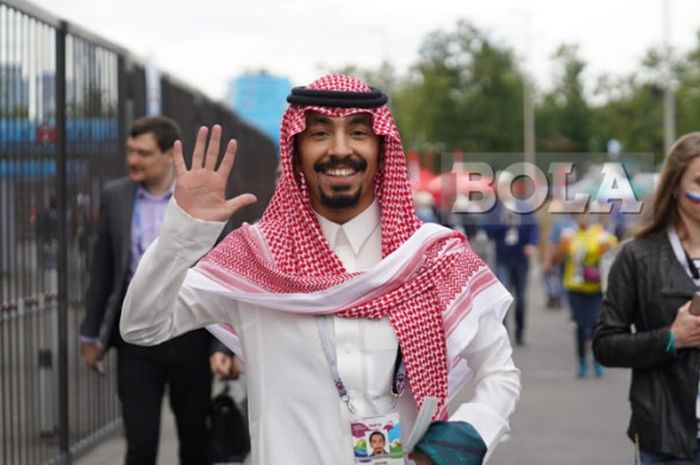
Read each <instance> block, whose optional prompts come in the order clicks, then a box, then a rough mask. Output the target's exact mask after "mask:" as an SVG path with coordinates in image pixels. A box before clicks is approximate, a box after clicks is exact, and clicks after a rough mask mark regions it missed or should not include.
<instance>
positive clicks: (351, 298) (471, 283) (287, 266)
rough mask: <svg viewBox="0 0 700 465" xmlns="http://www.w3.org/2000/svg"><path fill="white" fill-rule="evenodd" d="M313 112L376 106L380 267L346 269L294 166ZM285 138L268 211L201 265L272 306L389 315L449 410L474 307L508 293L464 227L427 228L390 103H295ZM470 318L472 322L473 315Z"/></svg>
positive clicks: (420, 385)
mask: <svg viewBox="0 0 700 465" xmlns="http://www.w3.org/2000/svg"><path fill="white" fill-rule="evenodd" d="M309 88H311V89H318V90H330V91H348V92H369V91H370V88H369V87H368V86H367V84H365V83H364V82H362V81H361V80H359V79H356V78H353V77H348V76H344V75H338V74H335V75H329V76H325V77H323V78H321V79H318V80H317V81H315V82H314V83H313V84H311V85H310V86H309ZM307 111H315V112H318V113H322V114H325V115H328V116H333V117H336V116H347V115H350V114H353V113H358V112H366V113H369V114H371V115H372V117H373V130H374V132H375V133H376V134H378V135H380V136H381V137H383V139H384V168H383V170H382V171H381V172H380V173H378V174H377V177H376V181H375V194H376V198H377V199H378V202H379V206H380V210H381V237H382V257H383V260H382V262H380V264H379V265H378V266H377V267H376V268H377V270H370V271H368V272H366V273H349V272H347V271H346V270H345V269H344V267H343V265H342V263H341V262H340V260H339V259H338V257H337V255H336V254H335V253H334V252H333V250H332V249H331V247H330V245H329V243H328V242H327V241H326V239H325V238H324V236H323V234H322V232H321V229H320V226H319V223H318V220H317V218H316V216H315V214H314V212H313V210H312V208H311V204H310V201H309V193H308V190H307V186H306V183H305V180H304V177H303V175H302V174H301V173H300V172H299V171H298V170H295V169H294V167H293V155H294V135H295V134H299V133H300V132H302V131H303V130H304V129H305V124H306V117H305V113H306V112H307ZM280 146H281V157H282V165H283V171H282V176H281V178H280V180H279V182H278V185H277V188H276V191H275V193H274V195H273V197H272V200H271V201H270V205H269V206H268V208H267V210H266V211H265V213H264V214H263V217H262V219H261V220H260V221H259V222H258V223H257V224H256V225H255V226H248V225H244V226H243V227H241V228H239V229H238V230H236V231H234V232H233V233H231V234H230V235H229V236H227V237H226V238H225V239H224V240H223V241H222V242H221V243H220V244H219V245H218V246H217V247H216V248H215V249H214V250H212V251H211V252H210V253H209V254H208V255H207V256H206V257H205V258H204V259H203V260H202V261H200V263H199V264H198V265H197V267H196V268H195V270H196V271H199V272H200V273H202V274H203V275H205V276H206V277H207V278H209V279H212V280H215V281H216V282H217V283H219V284H222V285H224V286H226V287H228V288H230V289H233V290H235V291H237V292H239V293H240V292H242V293H246V294H249V295H258V296H262V298H263V299H267V302H270V303H271V302H273V301H276V302H277V304H274V305H273V304H271V305H270V307H273V306H274V307H278V306H284V307H288V308H286V310H287V311H298V312H300V313H309V314H335V315H337V316H339V317H347V318H370V319H379V318H383V317H385V316H386V317H388V318H389V320H390V322H391V324H392V325H393V327H394V330H395V331H396V334H397V337H398V340H399V343H400V346H401V351H402V354H403V359H404V362H405V365H406V371H407V374H408V378H409V382H410V384H411V389H412V391H413V394H414V396H415V398H416V400H417V402H418V406H419V407H420V405H421V404H422V400H423V399H424V398H425V397H426V396H433V397H436V398H438V399H439V406H438V410H437V411H436V414H435V418H436V419H437V418H441V419H444V418H446V415H447V409H446V406H447V401H448V400H449V398H451V397H453V396H454V395H455V394H457V393H458V392H459V390H460V388H461V385H462V384H463V383H464V381H465V377H466V375H467V371H468V367H466V364H465V363H464V361H463V360H462V359H461V357H460V353H461V351H462V350H463V349H464V347H465V346H466V343H468V340H469V339H471V337H473V334H474V333H475V331H476V329H477V327H478V318H468V316H469V315H470V314H472V313H481V312H484V311H488V309H489V308H492V306H493V304H494V300H496V301H500V303H501V304H502V305H500V306H499V307H498V309H495V310H494V311H498V312H503V311H504V310H503V309H505V308H507V303H508V302H506V301H505V300H504V299H506V300H507V299H508V298H509V296H508V295H507V293H506V292H505V291H504V290H503V288H502V286H500V283H498V281H497V280H496V279H495V277H494V275H493V273H491V271H490V270H489V269H488V268H487V267H486V266H485V264H484V263H483V261H482V260H481V259H480V258H479V257H478V256H477V255H476V254H475V253H473V252H472V251H471V250H470V248H469V246H468V244H467V242H466V240H465V238H464V236H462V235H460V234H458V233H456V232H453V231H451V230H449V229H446V228H442V227H439V226H437V225H424V226H422V227H421V222H420V221H419V220H418V219H417V217H416V213H415V210H414V206H413V202H412V199H411V191H410V186H409V181H408V172H407V167H406V161H405V156H404V153H403V149H402V146H401V141H400V139H399V134H398V131H397V129H396V126H395V124H394V120H393V117H392V115H391V113H390V111H389V109H388V108H387V106H386V105H384V106H382V107H379V108H375V109H360V108H354V109H353V108H327V107H316V106H306V107H302V106H297V105H291V106H290V107H289V108H288V109H287V111H286V112H285V114H284V117H283V120H282V128H281V139H280ZM402 246H403V247H402ZM409 249H410V250H409ZM383 267H384V268H383ZM392 267H393V268H392ZM381 270H384V272H383V274H382V271H381ZM386 270H389V271H390V273H387V272H386ZM375 271H376V272H375ZM387 274H390V276H391V278H386V276H385V275H387ZM381 276H384V277H381ZM280 296H283V297H284V298H283V299H279V297H280ZM300 296H302V300H301V301H300V303H299V304H298V306H296V307H295V305H296V304H295V302H296V301H297V300H298V298H299V297H300ZM475 310H476V311H475ZM499 316H500V317H502V314H501V315H499ZM468 319H470V320H474V321H473V322H472V323H471V324H465V322H466V321H467V320H468ZM223 327H226V326H223ZM213 332H214V333H215V334H217V331H216V330H215V331H213ZM218 333H221V331H218ZM229 334H230V331H229ZM217 335H218V334H217ZM329 382H330V378H329ZM448 384H449V389H448Z"/></svg>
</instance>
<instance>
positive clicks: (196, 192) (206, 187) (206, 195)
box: [173, 124, 256, 221]
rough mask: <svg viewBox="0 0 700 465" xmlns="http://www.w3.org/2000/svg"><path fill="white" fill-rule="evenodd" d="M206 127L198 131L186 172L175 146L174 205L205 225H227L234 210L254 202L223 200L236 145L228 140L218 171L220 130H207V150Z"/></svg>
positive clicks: (245, 197) (247, 196) (178, 145)
mask: <svg viewBox="0 0 700 465" xmlns="http://www.w3.org/2000/svg"><path fill="white" fill-rule="evenodd" d="M208 133H209V131H208V129H207V128H206V127H201V128H199V132H198V133H197V141H196V143H195V146H194V152H192V167H191V168H190V169H189V170H188V169H187V165H186V164H185V159H184V157H183V155H182V143H181V142H180V141H177V142H175V145H174V146H173V148H174V151H175V170H176V173H177V182H176V184H175V193H174V195H175V201H176V202H177V204H178V206H179V207H180V208H182V209H183V210H184V211H185V212H186V213H187V214H188V215H190V216H191V217H193V218H197V219H200V220H205V221H227V220H228V219H229V218H230V217H231V216H232V215H233V214H234V213H236V211H237V210H239V209H240V208H242V207H244V206H246V205H250V204H251V203H253V202H255V201H256V198H255V196H254V195H252V194H241V195H239V196H237V197H234V198H232V199H228V200H227V199H226V184H227V182H228V178H229V175H230V174H231V169H232V168H233V162H234V160H235V157H236V148H237V144H236V141H235V140H233V139H231V140H230V141H229V143H228V144H227V145H226V153H224V158H223V159H222V160H221V164H220V165H219V169H218V170H217V169H216V161H217V159H218V158H219V149H220V145H221V126H219V125H218V124H216V125H214V126H213V127H212V129H211V138H210V139H209V147H208V148H207V149H206V152H205V147H206V143H207V134H208Z"/></svg>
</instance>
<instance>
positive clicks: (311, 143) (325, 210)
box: [296, 112, 381, 224]
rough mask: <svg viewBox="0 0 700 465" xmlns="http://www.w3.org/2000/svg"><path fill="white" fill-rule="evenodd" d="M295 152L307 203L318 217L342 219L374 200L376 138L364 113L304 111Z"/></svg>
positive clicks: (378, 146) (378, 147)
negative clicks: (308, 201) (334, 113)
mask: <svg viewBox="0 0 700 465" xmlns="http://www.w3.org/2000/svg"><path fill="white" fill-rule="evenodd" d="M296 151H297V167H298V169H300V170H301V172H302V174H303V175H304V178H305V179H306V183H307V185H308V188H309V197H310V200H311V206H312V207H313V209H314V210H316V212H318V213H319V214H320V215H321V216H323V217H325V218H327V219H329V220H331V221H334V222H336V223H340V224H342V223H345V222H347V221H349V220H351V219H352V218H354V217H355V216H357V215H359V214H360V213H362V212H363V211H364V210H365V209H366V208H367V207H369V205H370V204H371V203H372V201H373V200H374V179H375V176H376V175H377V172H378V171H379V169H380V158H381V157H380V154H381V143H380V138H379V136H377V135H376V134H375V133H374V132H373V131H372V117H371V116H370V115H369V114H367V113H356V114H353V115H349V116H343V117H331V116H325V115H323V114H321V113H316V112H309V113H307V115H306V129H305V130H304V132H302V133H300V134H298V135H297V136H296Z"/></svg>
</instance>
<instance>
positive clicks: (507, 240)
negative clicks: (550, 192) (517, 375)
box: [483, 178, 539, 346]
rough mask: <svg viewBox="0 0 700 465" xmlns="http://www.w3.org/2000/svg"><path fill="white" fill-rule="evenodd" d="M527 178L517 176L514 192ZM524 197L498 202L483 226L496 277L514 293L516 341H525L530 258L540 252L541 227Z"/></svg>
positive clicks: (523, 342)
mask: <svg viewBox="0 0 700 465" xmlns="http://www.w3.org/2000/svg"><path fill="white" fill-rule="evenodd" d="M524 182H525V181H524V178H516V179H515V181H514V182H513V185H512V191H513V192H514V193H516V195H520V194H522V193H523V192H524V186H523V183H524ZM530 210H531V209H530V206H529V204H528V203H527V202H525V201H524V200H519V199H515V200H514V201H512V202H498V203H497V204H496V208H495V209H494V210H492V211H491V212H489V213H487V214H486V215H485V217H484V222H483V229H484V230H485V231H486V233H487V234H488V236H489V238H490V239H491V240H493V242H494V244H495V258H496V276H498V279H499V280H500V281H501V282H502V283H503V285H504V286H505V287H506V288H508V289H512V291H513V293H514V294H515V302H514V306H515V343H516V345H519V346H521V345H523V344H525V336H524V333H525V316H526V315H525V312H526V308H525V302H526V300H525V299H526V290H527V280H528V272H529V269H530V259H531V258H532V257H534V256H536V255H537V244H538V242H539V226H538V224H537V218H536V217H535V215H534V214H533V213H532V212H531V211H530Z"/></svg>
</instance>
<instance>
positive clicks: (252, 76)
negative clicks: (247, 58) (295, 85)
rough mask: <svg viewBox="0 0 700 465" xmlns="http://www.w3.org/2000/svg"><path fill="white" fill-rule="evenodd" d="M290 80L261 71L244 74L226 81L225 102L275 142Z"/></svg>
mask: <svg viewBox="0 0 700 465" xmlns="http://www.w3.org/2000/svg"><path fill="white" fill-rule="evenodd" d="M290 88H291V82H290V81H289V79H288V78H286V77H278V76H273V75H271V74H268V73H267V72H265V71H261V72H258V73H245V74H243V75H241V76H238V77H237V78H234V79H232V80H230V81H229V83H228V90H227V95H226V102H227V103H228V104H229V105H230V106H231V107H232V108H233V110H234V111H235V112H236V114H238V115H239V116H240V117H241V118H242V119H243V120H245V121H246V122H247V123H249V124H251V125H252V126H254V127H255V128H257V129H259V130H261V131H262V132H264V133H265V134H266V135H267V136H268V137H270V138H271V139H272V140H273V141H274V142H275V145H279V136H280V123H281V121H282V113H283V112H284V109H285V108H286V106H287V100H286V99H287V95H288V94H289V90H290Z"/></svg>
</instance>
